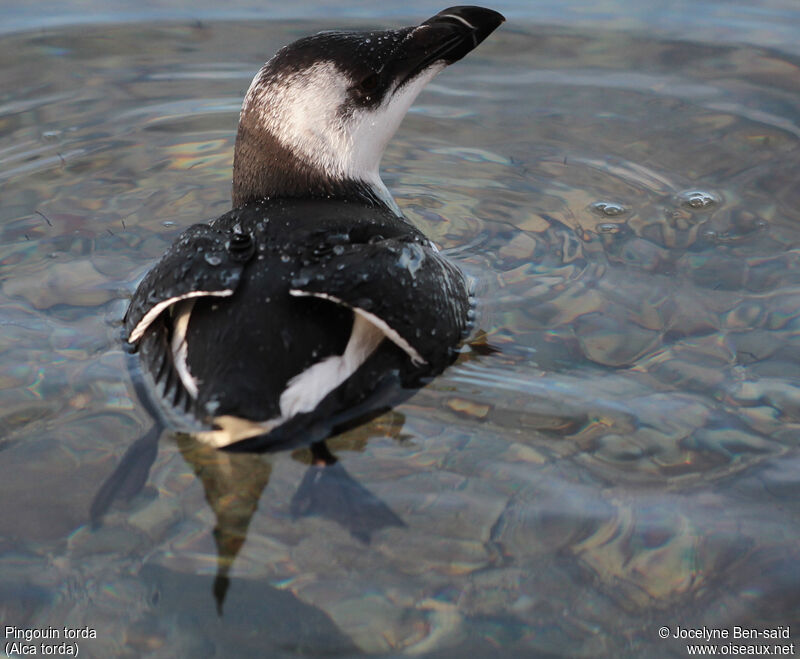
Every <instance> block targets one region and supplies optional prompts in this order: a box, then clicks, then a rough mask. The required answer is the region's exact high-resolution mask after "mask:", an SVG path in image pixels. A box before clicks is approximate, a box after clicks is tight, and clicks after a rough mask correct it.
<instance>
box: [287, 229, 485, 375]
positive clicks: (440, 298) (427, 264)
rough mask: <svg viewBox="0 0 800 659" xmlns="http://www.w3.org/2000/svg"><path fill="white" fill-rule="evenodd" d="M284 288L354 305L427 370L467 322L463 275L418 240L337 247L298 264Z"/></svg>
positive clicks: (441, 359)
mask: <svg viewBox="0 0 800 659" xmlns="http://www.w3.org/2000/svg"><path fill="white" fill-rule="evenodd" d="M290 293H291V295H294V296H313V297H318V298H323V299H326V300H330V301H332V302H335V303H337V304H341V305H344V306H346V307H349V308H351V309H353V311H354V312H355V313H357V314H360V315H361V316H363V317H364V318H366V319H367V320H369V321H370V322H372V323H373V324H374V325H376V326H377V327H378V328H379V329H381V330H382V331H383V332H384V334H385V335H386V337H387V338H388V339H390V340H391V341H393V342H394V343H395V344H397V345H398V346H399V347H400V348H402V349H403V350H404V351H405V352H406V353H407V354H408V355H409V357H410V358H411V359H412V361H414V362H416V363H418V364H421V363H428V364H429V365H430V366H431V367H432V368H433V369H438V368H443V367H444V366H445V365H446V363H448V362H449V359H448V358H449V355H450V353H451V350H452V348H453V347H454V346H455V345H457V344H458V342H459V341H460V339H461V338H462V337H463V335H464V334H465V332H466V330H467V327H468V325H469V316H470V306H471V297H470V294H469V290H468V285H467V281H466V279H465V277H464V275H463V274H462V273H461V271H460V270H459V269H458V268H457V267H456V266H454V265H453V264H452V263H450V262H449V261H447V260H446V259H445V258H444V257H442V256H441V255H440V254H439V253H438V252H437V251H435V250H434V249H433V248H432V247H430V246H429V245H427V244H426V243H423V242H421V241H416V240H411V241H410V240H404V239H402V238H389V239H384V240H377V241H373V242H369V243H360V244H350V245H336V246H335V247H334V248H333V250H332V251H331V252H330V253H328V254H326V255H324V256H323V257H322V258H319V259H318V260H315V261H313V262H311V263H310V264H309V265H307V266H305V267H303V268H301V269H300V271H299V273H298V276H296V277H294V278H293V279H292V282H291V289H290Z"/></svg>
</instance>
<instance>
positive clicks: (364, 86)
mask: <svg viewBox="0 0 800 659" xmlns="http://www.w3.org/2000/svg"><path fill="white" fill-rule="evenodd" d="M377 86H378V74H377V73H375V72H373V73H370V74H369V75H368V76H367V77H366V78H364V79H363V80H362V81H361V82H360V83H359V85H358V87H359V89H360V90H361V91H362V92H365V93H367V94H368V93H369V92H373V91H375V89H376V87H377Z"/></svg>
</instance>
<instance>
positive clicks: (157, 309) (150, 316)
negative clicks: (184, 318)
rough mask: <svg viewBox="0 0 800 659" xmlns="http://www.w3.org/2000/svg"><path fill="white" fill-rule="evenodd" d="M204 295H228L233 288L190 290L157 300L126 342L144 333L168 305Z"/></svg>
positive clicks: (131, 341)
mask: <svg viewBox="0 0 800 659" xmlns="http://www.w3.org/2000/svg"><path fill="white" fill-rule="evenodd" d="M206 295H212V296H215V297H228V296H229V295H233V289H226V290H224V291H192V292H191V293H186V294H185V295H179V296H177V297H171V298H170V299H169V300H163V301H162V302H159V303H158V304H157V305H156V306H154V307H153V308H152V309H150V311H148V312H147V313H146V314H145V315H144V316H143V317H142V319H141V320H140V321H139V324H138V325H137V326H136V327H134V328H133V331H132V332H131V333H130V336H129V337H128V343H135V342H136V341H138V340H139V339H141V338H142V334H144V333H145V330H146V329H147V328H148V327H150V324H151V323H152V322H153V321H154V320H155V319H156V318H158V317H159V315H160V314H161V312H162V311H164V309H166V308H167V307H170V306H172V305H173V304H175V303H176V302H180V301H181V300H188V299H189V298H193V297H204V296H206Z"/></svg>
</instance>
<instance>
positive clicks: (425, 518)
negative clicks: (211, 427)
mask: <svg viewBox="0 0 800 659" xmlns="http://www.w3.org/2000/svg"><path fill="white" fill-rule="evenodd" d="M561 5H563V6H561V8H560V9H559V7H558V6H556V5H555V4H553V5H550V4H547V3H541V5H540V6H537V11H533V10H532V9H527V8H526V7H527V5H524V4H511V5H510V6H509V11H508V13H509V17H510V18H511V19H512V20H510V21H509V23H507V24H506V26H504V27H503V28H501V29H500V30H499V31H498V32H497V33H496V34H495V35H493V36H492V37H491V38H490V39H489V40H488V41H487V42H486V43H485V44H483V45H482V46H481V48H480V49H479V50H478V51H476V52H475V53H473V54H471V55H470V56H469V57H468V58H467V59H465V60H464V61H462V62H460V63H458V64H457V65H456V66H454V67H452V68H451V69H450V70H448V71H447V72H446V73H445V74H443V75H442V76H441V77H439V78H438V79H437V80H435V81H434V83H433V84H431V85H430V87H429V88H428V89H427V90H426V91H425V92H424V93H423V95H422V96H421V97H420V99H419V100H418V102H417V103H416V105H415V106H414V108H413V109H412V111H411V113H410V114H409V116H408V118H407V119H406V121H405V123H404V124H403V126H402V127H401V130H400V132H399V134H398V136H397V138H396V139H395V140H394V141H393V142H392V143H391V144H390V146H389V148H388V150H387V153H386V157H385V159H384V167H383V171H384V178H385V180H386V182H387V184H388V185H389V187H390V188H391V189H392V190H393V192H394V193H395V195H396V197H397V200H398V202H399V204H400V206H401V207H402V208H403V210H404V212H405V213H406V214H407V216H408V217H409V218H410V219H412V220H413V221H414V222H415V223H416V224H417V225H418V226H419V227H420V228H422V229H423V230H424V231H425V232H426V233H427V234H428V235H429V236H430V237H431V238H433V239H434V240H435V241H437V242H438V243H439V244H440V245H442V246H443V247H444V248H445V249H446V250H447V251H448V253H449V254H450V255H451V256H452V258H454V259H456V260H457V261H458V262H459V263H460V264H461V265H462V266H463V267H464V268H465V269H466V270H468V271H469V272H470V273H471V274H473V275H474V276H476V278H477V279H478V281H479V288H478V291H479V300H480V306H479V309H478V317H477V325H478V328H479V330H480V332H479V333H478V338H477V341H476V343H475V345H474V346H473V347H470V348H465V349H464V351H463V354H462V356H461V358H460V359H459V361H458V363H457V364H456V365H455V366H453V367H452V368H451V369H449V370H448V371H447V372H446V373H445V374H444V375H443V376H441V377H439V378H437V379H436V381H435V382H434V383H433V384H432V385H430V386H429V387H427V388H426V389H424V390H422V391H420V392H419V393H418V394H416V395H415V396H414V397H413V398H411V399H410V400H409V401H408V402H406V403H405V404H402V405H400V406H398V407H397V408H396V409H395V410H394V411H393V412H391V413H388V414H385V415H383V416H382V417H380V418H378V419H377V420H375V421H373V422H371V423H369V424H367V425H364V426H362V427H360V428H357V429H355V430H353V431H351V432H348V433H346V434H345V435H343V436H341V437H339V438H336V439H335V440H333V441H331V442H330V448H331V450H332V451H333V452H334V453H335V454H336V455H337V456H338V457H339V458H340V462H339V464H338V465H337V466H336V467H335V468H333V469H331V470H328V471H324V472H321V471H319V470H318V469H315V468H309V467H308V463H309V461H310V457H309V455H308V454H307V452H305V451H298V452H295V453H293V454H286V453H284V454H277V455H272V456H247V455H229V454H223V453H219V452H215V451H213V450H210V449H206V448H204V447H202V446H199V445H197V444H196V443H194V442H193V441H192V440H191V439H190V438H187V437H182V436H174V435H165V436H164V437H162V440H161V442H160V445H159V453H158V455H157V458H156V462H155V464H154V466H153V468H152V470H151V472H150V476H149V479H148V482H147V485H146V486H145V489H144V491H143V492H142V493H141V494H139V495H138V496H137V497H135V498H134V499H133V500H132V501H131V502H129V503H128V504H126V505H123V506H121V507H118V508H117V509H115V510H114V511H112V513H111V514H110V515H109V516H108V517H107V518H106V521H105V524H104V525H103V527H102V528H100V529H98V530H95V531H92V530H91V529H90V528H89V527H88V526H87V517H88V508H89V503H90V501H91V499H92V497H93V496H94V494H95V492H96V491H97V489H98V487H99V486H100V484H101V483H102V482H103V480H104V479H105V478H106V477H107V476H108V474H109V473H110V472H111V470H112V469H113V468H114V466H115V464H116V463H117V461H118V460H119V458H120V456H121V455H122V453H123V452H124V451H125V449H126V448H127V447H128V446H129V445H130V444H131V443H132V442H133V441H134V440H135V439H136V438H137V437H139V436H140V435H141V434H143V433H144V432H145V431H146V430H147V429H148V428H149V427H150V420H149V418H148V416H147V414H146V412H145V411H144V409H142V407H141V406H140V404H139V403H138V401H137V400H136V398H135V397H134V396H133V393H132V390H131V386H130V382H129V378H128V375H127V372H126V368H125V357H124V354H123V352H122V348H121V344H120V340H119V332H120V317H121V315H122V313H123V312H124V309H125V306H126V299H127V297H128V296H129V294H130V293H131V292H132V290H133V288H134V286H135V283H136V282H137V281H138V279H139V278H140V277H141V276H142V275H143V274H144V272H145V271H146V270H147V269H148V268H149V267H150V266H151V265H152V263H153V262H154V261H155V259H157V258H158V257H159V256H160V254H161V253H162V252H163V250H164V249H165V248H166V247H167V246H168V245H169V243H170V242H171V241H172V239H173V238H174V237H175V236H176V235H177V234H178V233H179V232H180V231H181V229H182V228H184V227H185V226H188V225H189V224H191V223H193V222H196V221H198V220H200V219H206V218H212V217H215V216H216V215H219V214H220V213H222V212H224V211H225V210H226V209H227V208H228V207H229V194H230V190H229V181H230V165H231V159H232V151H233V137H234V131H235V127H236V121H237V113H238V108H239V104H240V102H241V97H242V94H243V92H244V90H245V89H246V87H247V85H248V83H249V80H250V78H251V77H252V75H253V73H254V71H255V70H256V69H257V68H258V66H259V65H260V64H261V62H262V61H263V60H264V59H265V57H266V56H268V55H269V54H270V53H271V52H273V51H274V50H275V49H276V48H277V47H279V46H280V45H282V44H283V43H285V42H287V41H289V40H291V39H293V38H296V37H298V36H301V35H304V34H307V33H309V32H313V31H315V30H318V29H323V28H330V27H335V26H337V25H342V24H346V25H363V26H375V25H383V24H384V23H385V22H386V21H385V20H381V19H377V18H372V19H369V18H368V17H365V15H364V13H363V10H352V11H351V12H350V13H348V12H347V11H344V14H343V15H344V18H342V19H341V20H339V21H336V20H325V18H324V17H325V16H326V15H334V14H333V13H330V12H329V13H327V14H326V11H327V8H326V7H325V5H324V4H321V5H319V7H318V8H317V9H315V10H314V11H313V12H312V16H313V19H311V20H305V21H295V20H289V18H291V17H285V18H286V19H287V20H275V21H272V22H270V21H266V20H263V19H264V18H265V17H264V15H263V13H261V14H258V17H259V18H260V19H262V20H258V21H256V20H254V19H253V17H249V18H250V19H251V20H248V21H236V20H232V21H222V20H218V19H220V18H223V17H224V16H219V15H213V16H210V18H209V16H208V15H203V14H202V12H200V10H198V12H199V15H201V17H203V18H204V20H201V21H190V20H188V18H187V16H186V15H178V16H169V17H170V18H178V19H180V20H177V21H175V22H168V21H164V20H159V21H155V22H154V21H152V20H151V21H150V22H141V20H142V17H141V16H134V17H133V18H136V19H137V20H136V21H131V22H128V23H125V24H118V25H108V24H102V20H103V19H102V17H101V18H100V19H97V20H98V21H99V22H100V23H101V24H98V25H89V23H94V22H95V18H96V17H92V16H88V17H87V18H86V23H87V25H81V26H68V25H65V24H64V23H79V22H80V21H81V16H80V15H79V14H75V15H72V17H71V18H70V19H69V20H67V19H64V20H63V21H62V23H61V24H60V25H57V26H54V27H50V28H48V29H46V30H39V29H34V28H35V27H36V26H38V25H45V24H47V21H45V20H44V19H42V22H40V23H36V17H35V16H34V17H31V16H29V15H27V14H25V13H24V12H21V13H20V14H19V15H17V16H16V18H15V20H17V22H18V25H19V26H21V27H24V28H26V29H25V30H24V31H22V32H18V33H9V34H5V36H3V37H2V38H1V39H0V83H1V84H0V89H1V90H2V95H1V96H0V134H2V141H1V142H0V186H1V187H0V190H1V191H2V199H3V204H2V206H1V207H0V308H1V309H2V311H0V324H1V325H2V332H0V400H2V407H0V415H1V416H0V431H2V439H1V440H0V449H2V460H0V492H1V493H2V499H0V501H1V502H2V503H0V613H1V614H2V616H1V617H2V624H3V625H15V626H17V627H19V628H37V629H44V628H47V626H48V625H52V626H53V627H57V628H63V627H64V626H67V627H70V628H74V629H76V628H84V627H86V626H88V627H91V628H92V629H94V630H96V633H97V639H93V640H81V641H80V643H79V644H80V651H81V654H82V656H98V657H100V656H116V655H119V656H152V657H160V656H189V655H193V656H212V655H213V656H246V655H248V654H255V653H258V654H260V655H262V656H264V655H268V656H291V655H293V654H298V653H304V654H306V655H310V656H322V655H325V656H342V657H351V656H356V655H360V654H364V653H366V654H373V655H377V656H396V655H397V654H401V653H406V654H417V655H423V656H431V657H460V656H471V657H484V656H485V657H490V656H491V657H494V656H497V655H498V653H500V654H502V655H503V656H585V657H595V656H609V657H610V656H613V657H639V656H675V657H680V656H685V648H684V644H683V643H682V642H679V641H676V640H666V641H664V640H661V639H659V638H658V629H659V628H660V627H662V626H665V625H666V626H669V627H670V628H671V629H673V630H674V629H675V628H676V627H677V626H678V625H680V626H682V627H684V628H689V627H691V628H696V627H702V626H704V625H705V626H707V627H709V628H716V629H727V630H731V631H732V629H733V626H734V625H743V626H745V627H776V626H778V625H784V626H785V625H791V624H798V623H800V595H798V593H800V569H798V558H800V556H799V554H800V551H799V550H798V546H799V545H798V540H800V526H798V518H800V505H799V504H798V501H800V497H798V494H800V482H799V480H800V479H799V477H798V476H797V474H798V473H800V457H799V456H798V448H797V436H798V428H799V427H800V358H799V357H798V355H800V352H798V342H799V341H800V339H799V338H798V331H799V330H798V327H800V325H798V323H800V320H798V319H799V318H800V275H798V272H800V270H798V258H799V255H798V245H799V244H800V230H798V226H800V224H798V222H800V194H798V187H797V172H798V171H800V170H799V169H798V166H799V165H800V149H799V148H798V138H799V136H800V67H799V65H800V60H799V59H798V57H800V52H798V48H797V43H800V40H798V39H797V37H798V32H799V31H798V29H797V27H796V26H797V25H798V23H797V22H796V21H795V20H794V18H796V13H793V10H792V9H791V5H786V4H783V3H780V2H763V3H760V4H758V5H756V6H752V5H751V4H748V5H747V7H745V6H741V7H739V6H736V5H731V4H730V3H728V4H727V5H726V4H725V3H715V2H709V3H704V4H700V5H696V4H693V5H692V7H691V8H690V7H689V6H688V5H687V7H685V8H678V9H676V10H674V11H673V12H670V11H668V10H667V8H666V6H662V5H661V4H660V3H656V4H655V5H652V7H651V9H650V10H648V11H645V10H643V9H636V8H635V7H633V6H628V5H626V4H624V3H612V4H609V5H600V6H598V7H594V8H593V9H592V10H591V11H587V10H586V9H585V7H584V6H583V5H581V4H580V3H576V2H571V3H561ZM415 7H416V5H415ZM438 8H439V7H438V6H436V7H427V6H426V8H425V9H422V10H420V11H419V12H418V14H417V13H415V14H414V17H413V18H414V19H418V18H421V17H424V16H427V15H429V14H432V13H434V12H435V11H436V10H437V9H438ZM498 9H501V10H503V9H504V8H503V7H499V6H498ZM253 11H254V12H255V11H256V10H255V9H254V10H253ZM795 12H796V10H795ZM336 15H339V14H336ZM387 15H389V16H392V17H396V16H399V14H397V13H396V12H395V13H389V14H387ZM409 17H410V16H409V15H408V14H406V15H405V16H404V18H406V19H407V18H409ZM50 18H52V16H50ZM151 18H152V17H151ZM232 18H236V16H233V17H232ZM210 19H215V20H210ZM345 19H346V20H345ZM392 20H395V21H397V22H398V24H401V23H403V22H404V21H402V20H401V19H400V18H392ZM13 24H14V23H13V21H12V25H13ZM226 578H229V581H226ZM223 594H224V607H223V609H222V615H221V616H220V615H219V613H218V610H217V601H218V600H220V599H222V595H223ZM215 595H216V597H215ZM4 642H5V641H4ZM786 642H787V643H788V642H790V641H786Z"/></svg>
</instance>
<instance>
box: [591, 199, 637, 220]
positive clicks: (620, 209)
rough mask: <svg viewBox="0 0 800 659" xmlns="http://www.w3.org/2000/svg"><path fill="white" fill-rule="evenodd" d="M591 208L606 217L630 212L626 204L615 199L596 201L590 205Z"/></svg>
mask: <svg viewBox="0 0 800 659" xmlns="http://www.w3.org/2000/svg"><path fill="white" fill-rule="evenodd" d="M589 208H591V209H592V211H593V212H594V213H597V214H598V215H602V216H604V217H617V216H619V215H624V214H625V213H627V212H628V209H627V208H625V206H623V205H622V204H619V203H617V202H615V201H596V202H594V203H593V204H592V205H591V206H589Z"/></svg>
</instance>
